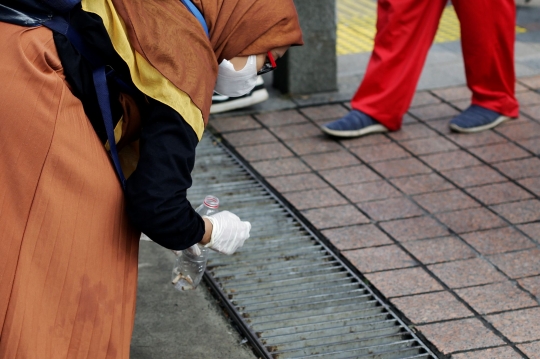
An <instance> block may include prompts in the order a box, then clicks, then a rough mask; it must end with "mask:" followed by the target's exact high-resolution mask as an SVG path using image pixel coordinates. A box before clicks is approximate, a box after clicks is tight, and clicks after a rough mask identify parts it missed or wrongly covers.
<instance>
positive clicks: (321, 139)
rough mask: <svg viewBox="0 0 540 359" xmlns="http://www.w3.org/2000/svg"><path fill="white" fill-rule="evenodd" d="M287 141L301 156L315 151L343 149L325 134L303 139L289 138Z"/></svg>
mask: <svg viewBox="0 0 540 359" xmlns="http://www.w3.org/2000/svg"><path fill="white" fill-rule="evenodd" d="M285 128H286V127H285ZM285 143H286V144H287V146H288V147H289V148H290V149H291V150H293V151H294V152H295V153H296V154H297V155H300V156H303V155H309V154H313V153H322V152H333V151H338V150H340V149H341V146H340V145H339V144H338V143H337V142H336V141H334V140H332V139H329V138H328V137H327V136H325V135H323V134H318V135H317V136H312V137H307V138H302V139H296V140H287V141H285Z"/></svg>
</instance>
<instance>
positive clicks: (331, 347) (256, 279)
mask: <svg viewBox="0 0 540 359" xmlns="http://www.w3.org/2000/svg"><path fill="white" fill-rule="evenodd" d="M193 183H194V186H193V187H192V188H191V189H190V190H189V191H188V198H189V199H190V201H191V202H192V203H193V204H197V203H201V202H202V200H203V198H204V196H205V195H208V194H212V195H216V196H218V197H219V199H220V203H221V205H222V209H227V210H230V211H232V212H234V213H236V214H237V215H238V216H239V217H240V218H242V219H244V220H248V221H250V222H251V224H252V229H251V237H250V238H249V239H248V240H247V241H246V243H245V244H244V246H243V247H242V248H240V250H238V252H237V253H235V254H234V255H232V256H224V255H218V254H211V257H210V259H209V262H208V268H207V271H206V274H205V277H206V279H207V280H208V282H209V283H210V285H211V286H212V287H213V289H214V290H215V291H217V292H218V293H219V295H220V296H221V297H222V299H223V300H224V302H225V304H226V306H227V307H228V309H229V311H230V313H231V314H232V316H233V317H234V319H236V321H237V323H238V324H239V326H240V327H241V330H242V331H243V332H244V334H245V335H246V336H248V337H249V339H250V340H251V342H252V344H253V345H254V347H255V348H256V350H258V352H259V354H260V355H261V356H262V357H264V358H276V359H277V358H279V359H282V358H336V359H338V358H340V359H341V358H343V359H345V358H378V359H393V358H416V359H420V358H426V359H427V358H435V356H434V355H433V354H432V353H431V352H430V351H429V349H428V348H427V347H426V346H425V345H424V344H423V343H422V342H421V341H420V340H419V339H418V338H417V337H416V335H415V334H414V333H413V332H412V331H411V330H410V329H409V328H408V327H407V326H406V325H405V324H404V323H403V322H402V321H401V320H400V319H399V318H398V317H397V316H396V315H395V314H393V313H392V312H391V311H390V310H389V308H388V307H387V306H386V305H385V304H384V303H383V302H382V301H380V300H379V299H378V298H377V297H376V296H375V295H374V293H373V292H372V291H371V290H370V289H369V288H368V287H367V286H366V285H365V284H364V283H363V282H362V281H361V279H360V278H358V276H357V275H356V274H355V273H354V272H353V271H351V270H350V269H348V268H347V266H346V265H345V264H344V263H343V262H342V261H341V260H340V259H339V258H338V257H337V256H336V255H335V254H334V253H332V251H331V250H330V249H329V248H328V247H326V245H325V244H324V243H323V242H322V241H320V240H319V239H318V238H317V237H316V236H315V235H314V234H313V233H312V232H311V231H310V230H309V228H308V227H307V226H305V225H303V224H302V222H301V220H300V219H298V218H297V216H296V215H295V214H294V213H293V211H291V210H290V209H288V208H287V207H286V206H285V205H284V204H283V203H282V202H281V201H280V200H279V198H278V197H276V196H274V195H273V193H272V192H271V191H270V190H269V189H267V188H266V187H265V186H264V185H263V183H262V182H261V181H259V180H257V178H256V177H255V176H253V175H252V174H251V173H250V172H249V170H248V169H247V168H246V167H245V166H244V165H243V164H242V163H241V162H240V160H238V159H237V158H236V157H235V156H234V155H233V154H232V153H231V152H230V151H229V150H228V149H227V148H225V147H224V146H223V145H222V144H220V143H218V142H217V141H216V139H215V138H214V137H212V136H211V135H209V134H205V136H204V137H203V140H202V141H201V143H200V144H199V146H198V147H197V159H196V166H195V169H194V171H193Z"/></svg>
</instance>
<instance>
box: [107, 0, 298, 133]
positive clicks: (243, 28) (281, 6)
mask: <svg viewBox="0 0 540 359" xmlns="http://www.w3.org/2000/svg"><path fill="white" fill-rule="evenodd" d="M112 1H113V4H114V7H115V9H116V10H117V11H118V13H119V15H120V17H122V19H123V20H124V23H125V25H126V30H127V33H128V37H129V41H130V43H131V45H132V46H133V48H134V49H135V50H136V51H137V52H138V53H139V54H141V55H142V56H143V57H144V58H145V59H146V60H147V61H148V62H149V63H150V64H151V65H152V66H153V67H154V68H156V69H157V70H158V71H159V72H160V73H161V74H162V75H163V76H164V77H166V78H167V79H168V80H169V81H171V82H172V83H173V84H174V85H175V86H176V87H178V88H179V89H180V90H182V91H184V92H185V93H187V94H188V95H189V97H190V98H191V100H192V101H193V103H194V104H195V105H196V106H197V107H198V108H199V109H200V110H201V112H202V114H203V119H204V123H205V126H206V124H207V122H208V116H209V114H210V105H211V104H212V93H213V90H214V86H215V83H216V78H217V70H218V64H219V63H220V62H221V61H222V60H223V59H231V58H233V57H235V56H239V55H240V56H246V55H257V54H264V53H266V52H267V51H269V50H271V49H273V48H276V47H281V46H287V45H291V46H294V45H302V44H303V40H302V31H301V29H300V24H299V22H298V14H297V12H296V8H295V7H294V3H293V0H193V3H194V4H195V6H197V7H198V8H199V9H200V10H201V12H202V13H203V15H204V18H205V20H206V23H207V25H208V28H209V32H210V39H208V37H207V36H206V33H205V32H204V30H203V28H202V26H201V24H200V23H199V22H198V20H197V19H196V18H195V16H194V15H192V14H191V13H190V12H189V10H187V8H186V7H185V6H184V5H183V4H182V3H181V2H180V1H179V0H160V1H156V0H112Z"/></svg>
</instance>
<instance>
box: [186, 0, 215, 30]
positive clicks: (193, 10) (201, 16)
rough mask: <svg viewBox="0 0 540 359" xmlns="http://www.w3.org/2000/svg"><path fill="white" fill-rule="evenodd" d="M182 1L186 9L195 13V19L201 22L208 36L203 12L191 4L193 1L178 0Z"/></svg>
mask: <svg viewBox="0 0 540 359" xmlns="http://www.w3.org/2000/svg"><path fill="white" fill-rule="evenodd" d="M180 1H181V2H182V4H184V5H185V6H186V7H187V8H188V10H189V11H190V12H191V13H192V14H193V15H195V17H196V18H197V20H199V22H200V23H201V25H202V27H203V29H204V32H206V36H208V37H210V33H209V32H208V26H207V25H206V20H205V19H204V16H203V14H202V13H201V12H200V11H199V9H197V7H196V6H195V5H193V3H192V2H191V0H180Z"/></svg>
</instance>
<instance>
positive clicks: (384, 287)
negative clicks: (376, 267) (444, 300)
mask: <svg viewBox="0 0 540 359" xmlns="http://www.w3.org/2000/svg"><path fill="white" fill-rule="evenodd" d="M366 278H367V279H368V280H369V281H370V282H371V284H373V286H374V287H375V288H377V289H378V290H379V291H380V292H381V293H382V294H383V295H384V296H385V297H386V298H392V297H400V296H404V295H411V294H420V293H428V292H436V291H441V290H442V289H443V287H442V286H441V285H440V284H439V283H438V282H437V281H436V280H435V279H433V278H432V277H431V276H430V275H429V274H428V273H426V271H424V270H423V269H422V268H419V267H414V268H404V269H398V270H392V271H386V272H378V273H371V274H367V275H366Z"/></svg>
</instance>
